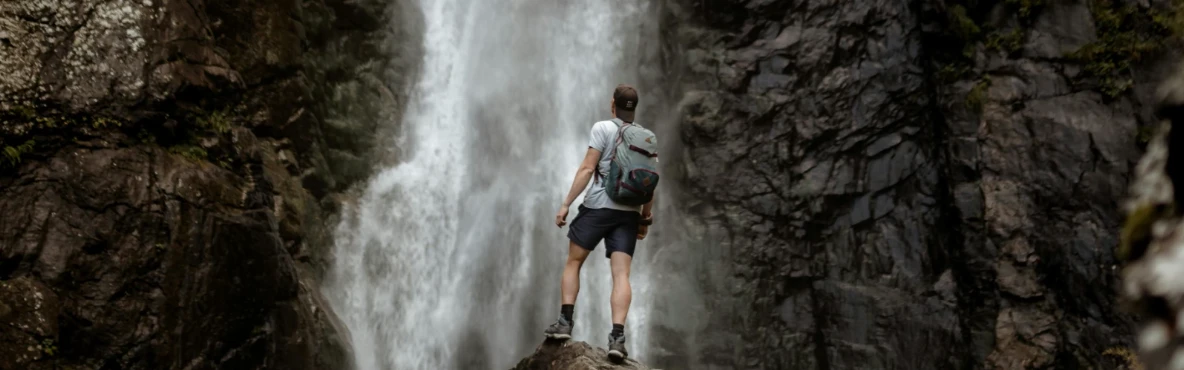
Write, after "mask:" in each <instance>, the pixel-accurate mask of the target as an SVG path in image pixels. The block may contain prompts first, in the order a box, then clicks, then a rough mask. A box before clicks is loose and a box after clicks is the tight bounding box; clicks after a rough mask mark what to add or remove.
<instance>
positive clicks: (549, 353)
mask: <svg viewBox="0 0 1184 370" xmlns="http://www.w3.org/2000/svg"><path fill="white" fill-rule="evenodd" d="M611 369H620V370H647V369H649V367H646V366H645V365H642V364H641V363H638V362H637V361H635V360H633V359H631V358H630V359H625V361H624V362H621V363H615V362H613V361H612V360H610V359H609V358H608V351H606V350H605V349H604V348H597V347H593V346H592V345H590V344H588V343H585V342H578V341H546V342H543V343H541V344H539V347H538V348H537V349H535V352H534V353H533V354H531V355H530V356H527V357H526V358H523V359H522V361H520V362H518V365H515V366H514V368H513V369H511V370H611Z"/></svg>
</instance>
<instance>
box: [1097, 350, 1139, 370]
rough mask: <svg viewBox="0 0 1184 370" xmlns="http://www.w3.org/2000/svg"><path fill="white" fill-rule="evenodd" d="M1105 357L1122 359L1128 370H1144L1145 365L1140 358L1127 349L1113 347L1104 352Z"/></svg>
mask: <svg viewBox="0 0 1184 370" xmlns="http://www.w3.org/2000/svg"><path fill="white" fill-rule="evenodd" d="M1102 355H1103V356H1114V357H1118V358H1119V359H1121V360H1122V361H1123V362H1124V363H1125V365H1126V369H1127V370H1143V369H1144V367H1143V363H1142V362H1140V361H1139V356H1138V355H1136V354H1135V352H1134V351H1131V349H1130V348H1126V347H1111V348H1107V349H1106V350H1105V351H1103V352H1102Z"/></svg>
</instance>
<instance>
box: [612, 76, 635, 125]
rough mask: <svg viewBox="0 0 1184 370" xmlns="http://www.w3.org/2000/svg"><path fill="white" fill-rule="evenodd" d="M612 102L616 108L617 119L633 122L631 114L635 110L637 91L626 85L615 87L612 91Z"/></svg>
mask: <svg viewBox="0 0 1184 370" xmlns="http://www.w3.org/2000/svg"><path fill="white" fill-rule="evenodd" d="M613 102H614V103H613V104H614V105H616V107H617V117H619V118H621V120H622V121H625V122H633V114H634V111H636V110H637V89H634V88H633V86H629V85H626V84H620V85H617V89H616V90H614V91H613Z"/></svg>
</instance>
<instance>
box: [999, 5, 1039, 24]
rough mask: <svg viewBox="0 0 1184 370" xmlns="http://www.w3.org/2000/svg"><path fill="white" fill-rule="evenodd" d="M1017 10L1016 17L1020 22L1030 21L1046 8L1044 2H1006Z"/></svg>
mask: <svg viewBox="0 0 1184 370" xmlns="http://www.w3.org/2000/svg"><path fill="white" fill-rule="evenodd" d="M1005 3H1006V4H1007V5H1009V6H1011V7H1012V8H1014V9H1015V10H1016V15H1017V16H1019V18H1020V20H1023V21H1030V20H1032V19H1033V17H1034V16H1035V15H1036V13H1037V12H1038V11H1039V10H1040V8H1041V7H1043V6H1044V0H1007V1H1006V2H1005Z"/></svg>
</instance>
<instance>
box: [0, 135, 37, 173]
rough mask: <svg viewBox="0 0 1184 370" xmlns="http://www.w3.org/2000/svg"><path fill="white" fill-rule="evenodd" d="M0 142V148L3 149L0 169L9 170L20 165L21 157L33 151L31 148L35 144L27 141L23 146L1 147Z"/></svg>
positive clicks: (1, 142)
mask: <svg viewBox="0 0 1184 370" xmlns="http://www.w3.org/2000/svg"><path fill="white" fill-rule="evenodd" d="M3 144H4V142H3V141H0V147H3V152H4V153H3V154H4V155H3V158H0V168H11V167H16V166H17V165H19V164H21V156H23V155H25V154H26V153H29V152H32V151H33V146H34V145H35V144H36V142H34V141H33V140H27V141H25V143H24V144H20V145H17V146H7V145H3Z"/></svg>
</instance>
